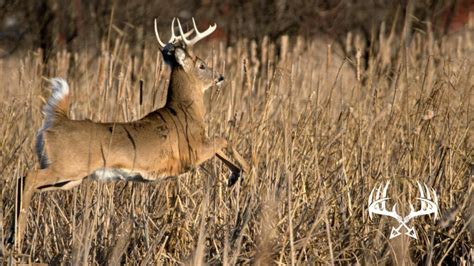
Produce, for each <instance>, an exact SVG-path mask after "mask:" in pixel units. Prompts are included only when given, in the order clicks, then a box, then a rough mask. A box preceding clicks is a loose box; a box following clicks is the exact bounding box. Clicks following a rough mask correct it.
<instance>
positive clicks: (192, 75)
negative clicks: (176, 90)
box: [155, 18, 224, 93]
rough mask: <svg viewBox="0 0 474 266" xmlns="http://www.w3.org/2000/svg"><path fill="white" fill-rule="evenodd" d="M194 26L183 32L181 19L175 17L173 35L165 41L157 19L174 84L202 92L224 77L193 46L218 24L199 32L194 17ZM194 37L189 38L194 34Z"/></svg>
mask: <svg viewBox="0 0 474 266" xmlns="http://www.w3.org/2000/svg"><path fill="white" fill-rule="evenodd" d="M175 21H177V22H178V29H179V35H176V34H175ZM192 21H193V26H194V28H193V29H191V30H190V31H188V32H186V33H185V32H183V28H182V26H181V22H180V21H179V19H176V18H173V21H172V23H171V37H170V39H169V41H168V42H167V43H163V42H162V41H161V39H160V35H159V33H158V28H157V24H156V19H155V34H156V39H157V40H158V43H159V44H160V47H161V52H162V54H163V58H164V60H165V62H166V63H167V64H169V65H170V66H171V68H172V73H171V82H172V83H173V82H174V83H175V84H172V85H173V86H179V87H186V88H193V89H196V90H200V91H201V92H202V93H203V92H205V91H206V90H207V89H209V88H210V87H212V86H214V85H218V86H219V85H221V84H222V83H223V81H224V77H223V76H222V75H219V74H215V73H214V72H213V70H212V68H210V67H209V66H208V65H207V64H206V62H205V61H204V60H202V59H201V58H199V57H197V56H196V55H194V53H193V50H192V48H193V46H194V45H195V44H196V43H197V42H199V41H200V40H202V39H204V38H205V37H207V36H209V35H210V34H212V32H214V30H215V29H216V25H215V24H214V25H212V26H209V28H208V29H207V30H206V31H204V32H199V30H198V29H197V27H196V22H195V21H194V18H193V19H192ZM193 33H194V37H192V39H188V38H189V37H190V36H191V35H193Z"/></svg>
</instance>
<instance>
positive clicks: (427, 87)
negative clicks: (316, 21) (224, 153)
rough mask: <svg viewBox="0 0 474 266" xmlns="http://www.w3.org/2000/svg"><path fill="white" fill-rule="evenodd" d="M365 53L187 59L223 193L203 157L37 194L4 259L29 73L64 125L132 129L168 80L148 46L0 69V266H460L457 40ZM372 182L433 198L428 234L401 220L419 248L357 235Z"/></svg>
mask: <svg viewBox="0 0 474 266" xmlns="http://www.w3.org/2000/svg"><path fill="white" fill-rule="evenodd" d="M379 38H380V40H381V41H380V45H381V47H379V50H380V51H381V52H379V53H377V54H370V55H368V67H367V68H364V67H361V66H360V58H361V57H363V56H365V55H361V54H359V55H358V56H355V57H354V58H347V59H345V60H344V59H341V57H340V56H339V55H338V54H337V52H336V51H334V50H333V48H331V47H330V46H327V45H322V44H321V41H318V40H313V39H304V38H301V37H299V38H289V39H288V38H287V37H282V38H280V39H279V43H278V46H276V45H275V43H273V42H271V41H269V40H268V39H265V38H264V39H263V40H262V41H261V42H254V41H249V40H245V39H242V40H240V41H239V42H237V43H236V44H235V45H234V46H229V47H227V46H225V45H224V44H223V43H213V44H209V45H208V46H207V47H211V48H212V49H208V48H206V47H204V46H206V45H202V47H201V49H202V50H201V53H203V54H206V53H207V55H208V61H209V62H212V64H213V65H214V69H215V70H217V71H218V72H220V73H224V75H225V76H226V84H225V85H224V87H223V88H221V89H220V90H218V91H217V90H212V91H211V93H210V94H209V95H208V97H207V98H208V100H209V103H210V104H209V109H210V114H209V116H208V121H209V123H208V124H209V135H223V136H226V137H228V139H229V140H230V141H231V142H232V143H233V144H234V145H236V146H237V147H238V149H239V151H241V152H242V154H243V155H244V157H245V158H246V159H247V161H249V162H250V164H251V166H252V171H251V173H248V174H247V175H246V176H245V179H244V180H243V181H242V182H239V183H238V184H237V185H236V186H234V187H232V188H230V189H229V188H227V187H226V179H227V175H228V173H227V170H225V169H226V168H225V167H224V166H222V165H221V164H220V163H219V162H218V160H215V159H213V162H211V163H207V164H205V165H204V167H201V168H199V169H195V170H193V171H192V172H191V173H189V174H186V175H183V176H181V177H179V178H177V179H169V180H165V181H161V182H158V183H156V184H153V185H145V184H137V183H123V182H122V183H97V182H85V183H84V184H82V185H81V186H80V187H78V188H75V189H73V190H71V191H66V192H47V193H42V194H37V195H36V196H35V197H34V199H33V202H32V207H31V208H30V213H29V215H30V219H29V224H28V230H27V234H26V237H25V240H24V243H23V246H22V247H21V250H22V254H18V253H17V252H13V253H12V250H11V249H7V247H6V246H4V245H3V243H4V242H5V238H6V237H7V236H8V233H9V228H10V225H11V223H12V220H13V217H14V215H15V207H14V206H15V191H16V179H17V178H19V177H21V176H22V175H24V174H25V173H26V172H27V170H28V169H31V168H34V167H37V158H36V157H35V156H34V155H35V154H34V152H33V147H34V146H33V143H34V140H35V133H36V130H37V129H38V128H39V126H40V122H41V115H40V106H41V101H40V98H41V96H45V95H47V93H48V92H47V86H46V85H47V83H46V82H45V78H49V77H43V76H42V73H44V71H45V69H47V72H48V73H50V74H51V77H53V76H61V77H64V78H65V79H67V80H68V82H69V84H70V87H71V89H72V93H71V94H72V98H71V104H72V105H71V115H72V117H74V118H75V119H85V118H88V119H92V120H94V121H131V120H134V119H137V118H139V117H141V116H142V115H144V114H146V113H147V112H149V111H151V110H153V109H155V108H157V107H159V106H160V105H161V104H162V103H163V100H164V99H166V97H165V93H166V91H165V88H166V86H167V80H166V78H167V77H168V73H167V71H168V70H167V67H166V66H164V65H163V63H162V59H161V55H160V54H159V51H158V49H157V48H156V44H155V43H151V42H150V43H148V44H147V45H148V46H147V48H146V49H145V50H144V54H143V56H141V57H135V56H131V53H130V47H128V46H127V45H126V44H125V42H123V41H122V39H120V38H117V39H112V38H111V39H110V40H109V41H108V42H107V41H104V42H103V45H102V49H101V52H100V54H99V55H97V54H96V53H94V52H89V51H79V52H77V53H72V54H70V53H66V52H64V53H59V54H57V55H56V56H55V57H54V58H53V59H52V60H51V61H50V62H49V63H48V65H43V63H42V62H43V60H42V58H43V56H42V54H41V51H30V52H27V53H26V54H25V55H24V56H21V57H20V58H13V57H10V58H6V59H3V60H2V61H0V69H1V71H0V83H1V85H2V86H1V87H2V90H1V92H0V96H1V101H2V104H1V107H0V112H1V116H0V117H1V122H0V132H1V133H0V141H1V142H0V143H1V154H0V169H1V176H0V182H1V183H0V184H1V185H0V191H1V198H0V210H1V212H0V225H1V226H0V228H1V230H2V231H0V240H2V241H1V243H2V244H1V245H2V246H0V253H1V254H2V257H1V258H0V261H2V263H6V262H8V261H11V260H13V259H14V258H16V259H18V260H19V259H22V260H23V261H31V262H48V263H59V262H66V263H71V264H73V265H76V264H78V263H84V264H105V263H112V264H115V263H119V262H121V263H125V264H142V265H146V264H150V263H153V264H155V263H166V264H170V263H173V264H178V263H189V264H200V263H208V264H225V265H228V264H236V263H239V264H242V263H258V264H269V263H272V264H299V263H302V262H305V263H308V264H322V263H334V264H348V263H362V264H375V263H388V262H390V261H394V260H396V259H397V258H398V257H397V254H398V256H400V252H401V251H400V250H402V251H403V252H408V251H409V252H410V256H411V260H412V261H413V262H415V263H417V264H421V263H425V262H426V261H432V262H433V263H441V262H445V263H455V264H462V263H464V264H470V263H472V258H473V256H474V254H473V252H474V251H473V237H474V232H473V229H472V198H473V193H474V192H473V168H474V160H473V158H474V157H473V143H474V138H473V131H472V127H473V117H472V108H473V107H472V104H473V84H474V80H473V76H474V75H473V67H474V62H473V61H472V53H473V51H474V43H473V39H472V32H469V31H467V32H466V33H465V34H460V35H459V36H458V37H457V38H451V39H436V38H433V36H432V35H431V34H430V33H429V32H426V33H416V34H415V35H414V36H413V39H412V40H411V41H410V42H409V45H408V46H405V43H406V42H405V40H397V39H390V36H385V35H382V36H379ZM349 45H351V44H350V43H349ZM276 47H278V49H277V48H276ZM395 48H396V49H395ZM352 49H357V47H353V48H352ZM257 51H258V52H257ZM360 51H363V50H360ZM393 51H396V54H395V55H394V54H392V52H393ZM350 64H352V66H353V67H349V65H350ZM353 69H355V71H354V70H353ZM388 179H389V180H392V182H393V183H395V184H397V185H396V186H394V187H396V188H395V189H393V191H391V192H392V193H396V192H400V193H401V194H399V196H398V198H399V199H398V200H400V201H403V199H404V198H411V199H414V197H415V194H414V189H411V185H413V184H414V181H416V180H420V181H423V182H425V183H426V184H428V185H429V186H431V187H433V188H434V189H435V190H436V191H437V193H438V195H439V203H440V206H439V207H440V210H441V213H440V217H441V218H440V220H439V221H437V222H433V221H432V220H431V219H430V218H428V217H424V218H420V219H417V220H416V221H415V223H414V225H415V228H416V230H417V233H418V235H419V238H418V240H407V239H402V240H400V241H401V242H394V241H393V240H388V238H387V236H388V235H389V234H390V231H389V230H390V228H391V227H390V225H391V222H392V221H391V220H390V219H389V218H383V217H377V218H376V219H375V220H373V221H372V220H369V219H368V213H367V197H368V195H369V193H370V191H371V190H372V188H373V187H374V185H375V184H378V183H380V182H381V181H384V180H388ZM392 195H397V194H392ZM394 198H397V197H395V196H394ZM469 208H470V209H469ZM469 222H471V227H469ZM396 241H398V240H396ZM400 245H402V247H401V248H400V247H399V246H400ZM403 245H409V246H408V248H406V246H405V248H403ZM15 250H16V251H18V250H20V249H19V248H18V247H16V248H15ZM15 250H14V251H15ZM393 254H394V255H393ZM392 255H393V256H392ZM402 255H405V254H402Z"/></svg>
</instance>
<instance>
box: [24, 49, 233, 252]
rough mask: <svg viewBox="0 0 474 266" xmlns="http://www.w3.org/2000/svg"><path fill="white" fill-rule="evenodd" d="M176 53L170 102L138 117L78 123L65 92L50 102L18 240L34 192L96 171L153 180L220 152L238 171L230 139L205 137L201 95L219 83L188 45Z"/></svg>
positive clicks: (76, 181) (73, 183)
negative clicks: (40, 163) (40, 160)
mask: <svg viewBox="0 0 474 266" xmlns="http://www.w3.org/2000/svg"><path fill="white" fill-rule="evenodd" d="M178 50H179V51H178ZM182 52H184V55H183V54H182ZM176 53H177V54H179V55H181V56H182V57H181V58H179V59H177V60H176V62H171V64H170V65H171V66H172V71H171V77H170V85H169V88H168V98H167V102H166V105H165V106H164V107H163V108H161V109H158V110H155V111H153V112H151V113H149V114H148V115H146V116H145V117H143V118H142V119H140V120H138V121H134V122H131V123H94V122H92V121H89V120H82V121H75V120H71V119H69V118H68V117H67V115H66V114H67V113H68V106H69V104H68V99H69V98H68V96H67V95H65V96H64V97H62V99H59V100H58V99H56V100H57V101H55V102H54V100H53V103H54V104H50V102H48V103H47V104H50V106H51V107H52V109H53V110H49V115H50V117H45V119H48V118H51V120H50V123H49V125H48V126H44V127H43V129H42V130H41V131H40V133H42V138H41V139H40V138H39V140H41V141H42V142H43V143H42V145H40V146H42V147H41V148H42V149H40V150H41V152H43V153H44V154H45V155H46V157H47V165H46V167H45V168H44V169H39V170H33V171H31V172H29V173H28V174H27V176H26V178H25V181H24V190H23V193H22V194H23V197H22V199H21V206H20V214H19V220H18V237H19V241H18V243H20V244H21V240H22V238H23V235H24V232H25V227H26V213H27V211H28V207H29V204H30V201H31V198H32V195H33V193H34V192H36V191H46V190H53V189H70V188H72V187H74V186H77V185H79V184H80V183H81V182H82V180H83V179H84V178H86V177H88V176H91V175H94V173H95V175H96V176H95V177H97V178H100V174H97V172H95V171H96V170H98V169H117V173H122V174H123V176H122V177H125V179H127V180H128V179H130V180H134V179H136V177H137V176H139V177H140V178H139V179H140V180H146V181H153V180H157V179H160V178H165V177H168V176H177V175H180V174H182V173H184V172H186V171H188V170H190V169H191V168H193V167H196V166H198V165H199V164H201V163H203V162H204V161H206V160H208V159H210V158H211V157H213V156H214V155H215V154H216V153H219V158H220V159H222V160H223V161H224V162H225V163H226V165H228V166H229V167H230V169H233V170H235V169H239V168H237V167H236V166H235V165H233V164H232V163H230V162H229V161H228V159H227V158H226V157H225V155H223V153H222V151H221V150H222V149H224V148H225V147H226V146H227V141H226V140H225V139H223V138H208V137H207V136H206V132H205V123H204V114H205V113H204V112H205V107H204V102H203V101H204V97H203V93H204V91H205V89H206V88H208V87H210V86H212V85H213V84H215V82H216V81H215V80H214V79H213V78H212V70H211V69H208V68H207V66H206V70H203V69H202V67H203V66H202V63H203V62H202V61H201V60H200V59H199V58H197V57H194V56H191V55H190V54H189V53H188V52H187V51H186V50H185V49H184V48H179V47H177V48H176ZM203 71H204V72H203ZM209 73H210V74H209ZM53 95H54V91H53ZM50 99H52V98H50ZM53 113H54V115H52V114H53ZM47 115H48V114H46V116H47ZM51 115H52V116H51ZM127 175H130V176H127Z"/></svg>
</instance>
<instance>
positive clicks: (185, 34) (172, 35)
mask: <svg viewBox="0 0 474 266" xmlns="http://www.w3.org/2000/svg"><path fill="white" fill-rule="evenodd" d="M175 21H176V18H173V20H172V21H171V37H170V40H169V41H168V42H167V43H174V42H176V41H179V40H181V38H182V36H184V37H188V36H189V35H191V34H192V33H193V31H194V29H192V30H190V31H188V32H186V33H184V34H183V35H182V36H176V34H175V32H174V24H175ZM155 35H156V39H157V40H158V43H159V44H160V46H161V48H164V47H165V46H166V43H163V42H162V41H161V39H160V34H159V33H158V24H157V22H156V18H155Z"/></svg>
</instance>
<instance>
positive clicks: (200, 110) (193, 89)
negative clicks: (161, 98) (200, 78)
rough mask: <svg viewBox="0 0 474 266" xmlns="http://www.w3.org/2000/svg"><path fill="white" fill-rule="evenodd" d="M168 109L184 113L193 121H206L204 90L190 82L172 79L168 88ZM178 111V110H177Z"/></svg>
mask: <svg viewBox="0 0 474 266" xmlns="http://www.w3.org/2000/svg"><path fill="white" fill-rule="evenodd" d="M166 107H168V108H172V109H174V110H175V111H179V110H181V111H183V112H185V113H187V114H189V115H191V116H192V118H193V119H195V120H198V121H204V115H205V106H204V95H203V93H202V89H201V88H198V87H197V86H196V85H194V84H193V83H192V82H190V81H189V80H183V79H179V80H176V79H175V78H173V76H172V78H171V80H170V85H169V87H168V96H167V99H166ZM176 109H177V110H176Z"/></svg>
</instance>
